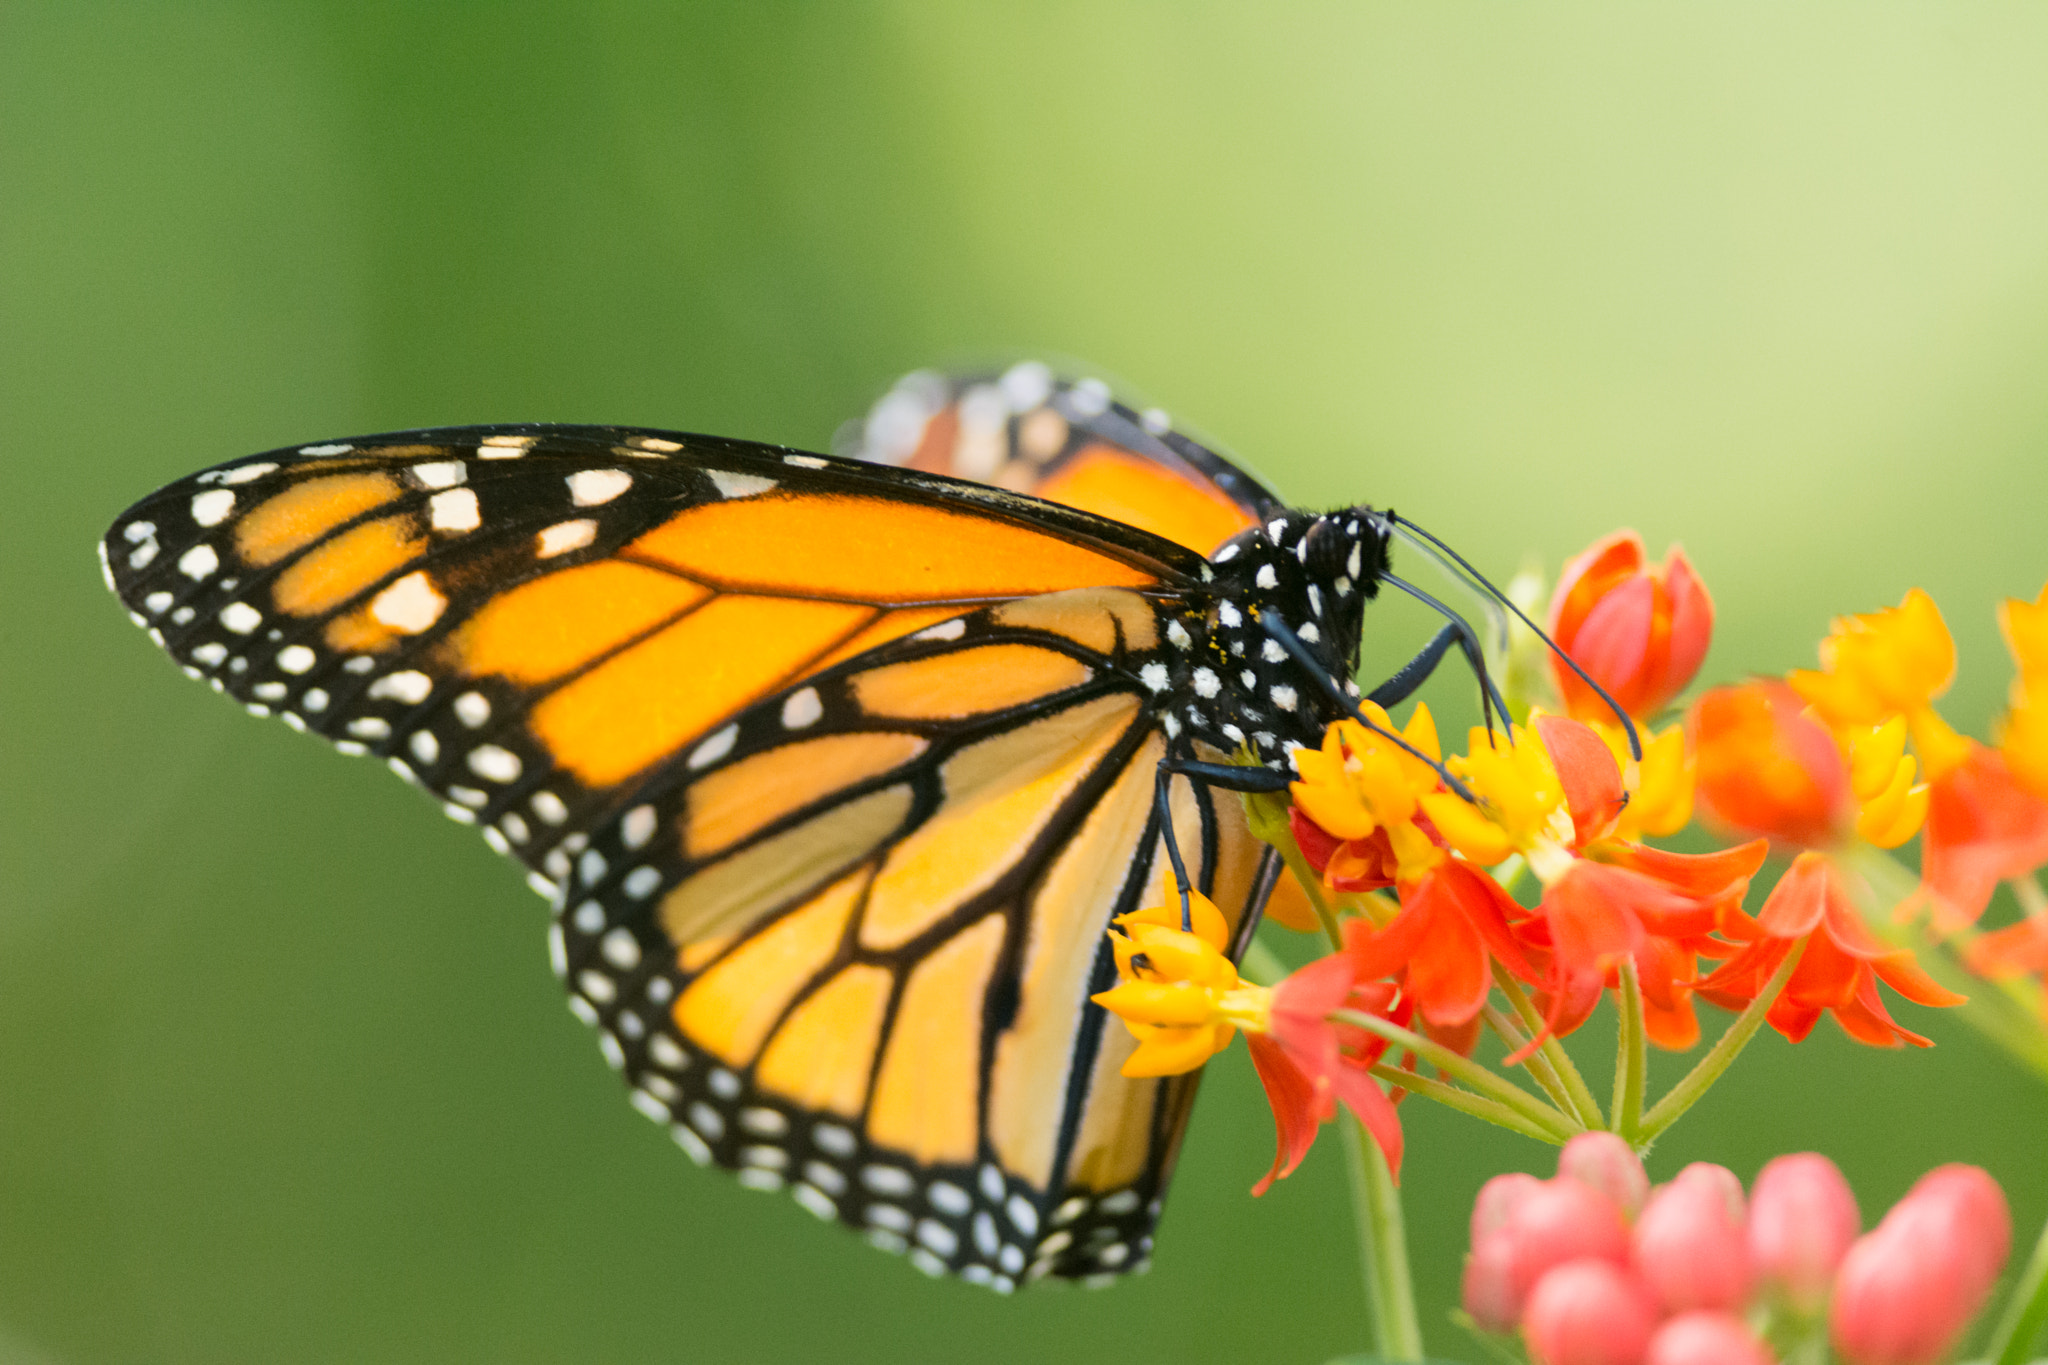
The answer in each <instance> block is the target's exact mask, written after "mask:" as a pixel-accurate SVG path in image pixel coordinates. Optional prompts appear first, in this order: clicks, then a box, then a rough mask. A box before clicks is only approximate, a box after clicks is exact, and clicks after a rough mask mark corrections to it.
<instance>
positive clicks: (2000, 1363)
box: [1984, 1227, 2048, 1365]
mask: <svg viewBox="0 0 2048 1365" xmlns="http://www.w3.org/2000/svg"><path fill="white" fill-rule="evenodd" d="M2043 1327H2048V1227H2043V1228H2042V1229H2041V1240H2040V1241H2038V1242H2036V1243H2034V1254H2033V1256H2032V1257H2030V1258H2029V1259H2028V1261H2027V1268H2026V1269H2025V1270H2024V1271H2022V1272H2020V1280H2019V1283H2018V1284H2016V1285H2014V1286H2013V1287H2012V1297H2011V1298H2009V1299H2007V1300H2006V1301H2005V1313H2004V1314H2003V1316H2001V1317H2000V1318H1999V1319H1998V1330H1997V1331H1995V1332H1993V1333H1992V1334H1991V1349H1990V1350H1988V1351H1986V1352H1985V1353H1984V1354H1985V1358H1986V1359H1988V1360H1990V1361H1991V1362H1992V1365H2022V1362H2024V1361H2025V1360H2026V1359H2027V1356H2028V1354H2029V1353H2030V1351H2031V1349H2032V1347H2033V1345H2034V1342H2035V1340H2036V1339H2037V1338H2038V1337H2039V1336H2040V1335H2041V1329H2042V1328H2043Z"/></svg>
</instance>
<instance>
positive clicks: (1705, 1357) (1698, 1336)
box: [1644, 1313, 1773, 1365]
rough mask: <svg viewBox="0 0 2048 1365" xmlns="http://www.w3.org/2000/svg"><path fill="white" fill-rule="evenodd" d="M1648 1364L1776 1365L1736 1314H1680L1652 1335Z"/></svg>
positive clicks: (1646, 1364) (1666, 1321)
mask: <svg viewBox="0 0 2048 1365" xmlns="http://www.w3.org/2000/svg"><path fill="white" fill-rule="evenodd" d="M1644 1365H1773V1361H1772V1357H1771V1353H1770V1352H1769V1351H1767V1350H1765V1349H1764V1346H1763V1343H1762V1342H1760V1341H1758V1340H1757V1339H1756V1336H1755V1334H1754V1333H1752V1332H1751V1331H1750V1330H1749V1328H1748V1327H1747V1326H1746V1325H1745V1324H1744V1323H1743V1321H1742V1319H1741V1318H1738V1317H1736V1316H1735V1315H1734V1314H1732V1313H1680V1314H1679V1315H1678V1316H1677V1317H1675V1318H1669V1319H1666V1320H1665V1322H1664V1324H1663V1326H1661V1327H1659V1328H1658V1329H1657V1331H1656V1334H1655V1335H1653V1336H1652V1337H1651V1338H1650V1349H1649V1353H1648V1355H1647V1357H1646V1358H1645V1360H1644Z"/></svg>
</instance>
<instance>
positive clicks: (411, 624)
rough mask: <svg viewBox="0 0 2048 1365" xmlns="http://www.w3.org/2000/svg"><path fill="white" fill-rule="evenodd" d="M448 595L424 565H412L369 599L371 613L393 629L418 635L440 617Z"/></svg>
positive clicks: (446, 603) (446, 604) (445, 607)
mask: <svg viewBox="0 0 2048 1365" xmlns="http://www.w3.org/2000/svg"><path fill="white" fill-rule="evenodd" d="M447 606H448V599H447V598H445V597H443V596H442V595H441V594H440V592H439V590H438V589H436V588H435V587H434V580H432V579H431V578H428V577H427V571H426V570H425V569H414V570H413V571H412V572H411V573H409V574H407V575H406V576H405V577H403V578H401V579H399V580H398V581H397V582H396V583H393V584H392V585H391V586H390V587H388V588H386V589H384V591H382V592H380V593H378V594H377V595H376V596H375V597H373V598H371V599H370V615H371V616H372V617H373V618H375V619H376V620H377V621H379V622H381V623H382V624H384V625H387V626H389V627H391V628H392V629H393V630H402V631H404V632H405V633H406V634H408V635H417V634H419V633H420V632H421V631H423V630H425V629H427V628H428V627H429V626H431V625H433V624H434V622H436V621H438V620H440V619H441V613H442V612H443V611H444V610H446V609H447Z"/></svg>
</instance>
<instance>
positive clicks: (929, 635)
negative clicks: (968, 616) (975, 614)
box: [910, 616, 967, 640]
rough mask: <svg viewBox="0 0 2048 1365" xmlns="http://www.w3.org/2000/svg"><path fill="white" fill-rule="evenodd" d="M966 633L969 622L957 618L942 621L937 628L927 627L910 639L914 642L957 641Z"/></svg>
mask: <svg viewBox="0 0 2048 1365" xmlns="http://www.w3.org/2000/svg"><path fill="white" fill-rule="evenodd" d="M966 633H967V622H966V621H965V620H964V619H962V618H960V617H957V616H956V617H954V618H953V619H952V620H950V621H941V622H939V623H938V624H937V625H935V626H926V627H925V628H924V629H923V630H921V631H919V632H918V633H917V634H915V635H913V636H911V637H910V638H911V639H913V640H957V639H959V638H960V637H961V636H963V635H965V634H966Z"/></svg>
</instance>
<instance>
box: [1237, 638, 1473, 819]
mask: <svg viewBox="0 0 2048 1365" xmlns="http://www.w3.org/2000/svg"><path fill="white" fill-rule="evenodd" d="M1258 616H1259V624H1260V625H1261V626H1263V627H1264V628H1265V631H1266V634H1268V635H1270V636H1272V637H1273V638H1274V640H1276V641H1278V642H1279V645H1280V648H1282V649H1284V650H1286V651H1287V652H1288V653H1289V654H1291V655H1293V656H1294V662H1296V663H1298V664H1300V665H1301V666H1302V667H1303V668H1305V669H1307V670H1308V675H1309V676H1310V677H1311V678H1314V679H1315V680H1316V686H1318V687H1320V688H1322V689H1323V691H1325V692H1327V693H1329V694H1330V698H1331V700H1333V701H1335V702H1336V703H1337V705H1339V706H1341V707H1343V708H1344V713H1345V714H1346V715H1348V716H1350V717H1351V719H1353V720H1355V721H1357V722H1358V723H1359V724H1360V725H1363V726H1364V727H1365V728H1366V729H1368V730H1370V731H1372V732H1373V733H1374V734H1376V735H1378V736H1379V737H1380V738H1382V739H1384V740H1387V741H1389V742H1391V743H1392V744H1393V745H1394V746H1395V747H1396V748H1398V749H1400V750H1402V751H1403V752H1405V753H1407V754H1408V755H1409V756H1410V757H1413V758H1419V759H1421V760H1422V761H1423V762H1424V763H1427V764H1428V765H1429V766H1430V769H1431V770H1432V771H1433V772H1435V773H1436V775H1437V776H1438V777H1439V778H1441V779H1443V784H1444V785H1445V786H1446V787H1448V788H1450V789H1451V791H1452V792H1454V793H1455V794H1456V795H1457V797H1458V799H1459V800H1461V801H1469V802H1470V803H1472V804H1473V805H1475V806H1476V805H1478V804H1479V798H1478V797H1476V796H1474V795H1473V794H1472V789H1471V788H1470V787H1467V786H1466V785H1465V784H1464V783H1463V782H1460V781H1459V780H1458V779H1457V777H1456V776H1454V775H1453V774H1452V772H1451V770H1450V769H1448V768H1446V767H1445V766H1444V765H1443V761H1442V760H1441V759H1435V758H1431V757H1430V756H1429V755H1428V754H1426V753H1424V752H1422V750H1420V749H1418V748H1416V747H1415V746H1414V745H1413V744H1410V743H1409V742H1408V741H1407V739H1406V738H1404V737H1403V736H1401V735H1398V734H1396V733H1394V732H1393V731H1392V730H1389V729H1387V728H1386V727H1385V726H1384V725H1380V724H1377V723H1375V722H1374V721H1373V720H1372V719H1371V718H1370V717H1368V716H1367V715H1366V714H1365V712H1364V711H1362V710H1361V709H1359V705H1358V698H1356V697H1354V696H1352V695H1351V694H1350V693H1349V692H1346V691H1345V690H1344V687H1343V684H1341V683H1339V682H1338V681H1337V680H1336V679H1335V678H1333V677H1331V676H1330V671H1329V670H1328V669H1327V668H1324V667H1323V665H1322V661H1321V660H1319V659H1317V658H1316V656H1315V654H1314V653H1313V652H1312V651H1311V650H1310V649H1309V647H1308V646H1307V645H1306V644H1305V643H1303V641H1302V638H1301V637H1300V636H1299V635H1296V634H1295V633H1294V632H1293V631H1292V630H1289V629H1288V628H1287V623H1286V622H1284V621H1282V620H1281V619H1280V617H1279V614H1278V613H1276V612H1271V611H1262V612H1260V613H1259V614H1258Z"/></svg>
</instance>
